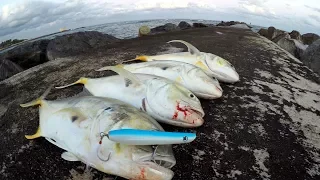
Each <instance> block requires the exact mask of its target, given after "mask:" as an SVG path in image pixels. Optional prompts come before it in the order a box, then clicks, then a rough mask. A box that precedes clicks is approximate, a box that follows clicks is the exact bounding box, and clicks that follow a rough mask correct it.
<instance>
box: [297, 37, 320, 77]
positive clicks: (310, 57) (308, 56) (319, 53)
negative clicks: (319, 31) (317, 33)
mask: <svg viewBox="0 0 320 180" xmlns="http://www.w3.org/2000/svg"><path fill="white" fill-rule="evenodd" d="M301 60H302V62H303V63H305V64H306V65H307V66H308V67H309V68H310V69H312V70H313V71H314V72H316V73H318V74H319V75H320V39H318V40H316V41H315V42H313V43H312V44H311V45H310V46H309V47H308V48H307V49H306V50H305V52H304V53H303V55H302V57H301Z"/></svg>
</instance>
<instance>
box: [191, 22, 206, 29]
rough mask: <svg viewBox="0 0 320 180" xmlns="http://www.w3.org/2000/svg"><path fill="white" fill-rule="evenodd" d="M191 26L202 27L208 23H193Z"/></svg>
mask: <svg viewBox="0 0 320 180" xmlns="http://www.w3.org/2000/svg"><path fill="white" fill-rule="evenodd" d="M193 27H195V28H204V27H208V25H206V24H203V23H193Z"/></svg>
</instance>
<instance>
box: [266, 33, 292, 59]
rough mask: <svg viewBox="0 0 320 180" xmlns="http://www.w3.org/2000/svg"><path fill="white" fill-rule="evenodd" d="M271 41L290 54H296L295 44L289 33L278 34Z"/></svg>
mask: <svg viewBox="0 0 320 180" xmlns="http://www.w3.org/2000/svg"><path fill="white" fill-rule="evenodd" d="M272 41H273V42H275V43H276V44H278V45H279V46H280V47H281V48H283V49H284V50H286V51H288V52H289V53H290V54H292V55H294V56H295V54H296V49H297V48H296V44H295V43H294V41H293V40H292V39H290V35H289V34H288V33H283V34H280V35H279V36H277V37H275V38H274V39H272Z"/></svg>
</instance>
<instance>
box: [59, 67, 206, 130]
mask: <svg viewBox="0 0 320 180" xmlns="http://www.w3.org/2000/svg"><path fill="white" fill-rule="evenodd" d="M103 70H112V71H114V72H116V73H118V74H119V75H114V76H107V77H102V78H85V77H82V78H80V79H79V80H78V81H76V82H74V83H72V84H69V85H66V86H61V87H56V88H65V87H68V86H72V85H75V84H84V87H85V88H86V89H87V90H88V91H89V92H90V93H91V94H92V95H94V96H101V97H110V98H114V99H118V100H121V101H123V102H126V103H128V104H130V105H132V106H134V107H136V108H138V109H141V110H142V111H144V112H146V113H147V114H149V115H150V116H152V117H153V118H155V119H156V120H158V121H159V122H163V123H167V124H171V125H175V126H181V127H198V126H201V125H202V124H203V121H204V120H203V117H204V115H205V113H204V111H203V109H202V107H201V103H200V101H199V99H198V98H197V97H196V96H195V95H194V94H193V93H192V92H191V91H189V90H188V89H186V88H185V87H183V86H181V85H179V84H177V83H174V82H173V81H171V80H168V79H166V78H162V77H158V76H152V75H148V74H133V73H130V72H129V71H127V70H125V69H123V68H122V67H121V66H119V65H118V66H108V67H104V68H101V69H99V70H98V71H103Z"/></svg>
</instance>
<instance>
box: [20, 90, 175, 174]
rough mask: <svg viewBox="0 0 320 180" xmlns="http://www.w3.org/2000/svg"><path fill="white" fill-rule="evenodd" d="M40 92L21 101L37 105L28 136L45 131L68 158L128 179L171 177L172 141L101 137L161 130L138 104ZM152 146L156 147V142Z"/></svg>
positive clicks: (110, 99)
mask: <svg viewBox="0 0 320 180" xmlns="http://www.w3.org/2000/svg"><path fill="white" fill-rule="evenodd" d="M47 93H48V91H46V92H45V93H44V95H42V96H40V97H39V98H37V99H36V100H34V101H31V102H29V103H25V104H20V106H21V107H30V106H39V127H38V130H37V132H36V133H35V134H33V135H26V136H25V137H26V138H27V139H29V140H33V139H36V138H40V137H43V138H45V139H46V140H48V141H49V142H50V143H52V144H53V145H55V146H57V147H59V148H61V149H63V150H64V152H63V153H62V154H61V158H62V159H64V160H66V161H80V162H83V163H85V164H86V165H87V168H88V167H92V168H95V169H97V170H99V171H101V172H104V173H107V174H111V175H116V176H120V177H123V178H126V179H143V180H155V179H157V180H170V179H172V177H173V176H174V172H173V171H172V170H171V168H172V167H173V166H174V165H175V164H176V159H175V157H174V154H173V151H172V147H171V145H158V146H151V145H142V146H140V145H127V144H122V143H117V142H114V141H111V140H109V139H108V138H103V137H104V136H101V133H108V132H109V131H112V130H120V129H137V130H150V131H158V132H162V131H164V130H163V128H162V127H161V125H160V124H159V123H158V122H157V121H156V120H154V119H153V118H151V117H150V116H148V115H147V114H145V113H143V112H141V111H140V110H139V109H136V108H134V107H133V106H131V105H129V104H126V103H124V102H122V101H119V100H116V99H112V98H103V97H96V96H81V97H75V98H67V99H60V100H50V101H49V100H46V99H45V96H46V95H47ZM155 147H156V148H155Z"/></svg>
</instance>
